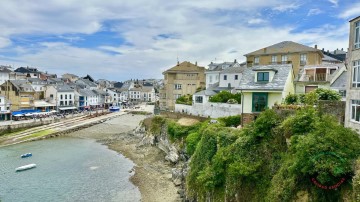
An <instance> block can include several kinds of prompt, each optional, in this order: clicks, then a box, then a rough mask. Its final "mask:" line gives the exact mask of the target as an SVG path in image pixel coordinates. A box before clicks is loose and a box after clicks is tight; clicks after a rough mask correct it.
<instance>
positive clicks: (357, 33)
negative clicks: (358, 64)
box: [354, 21, 360, 49]
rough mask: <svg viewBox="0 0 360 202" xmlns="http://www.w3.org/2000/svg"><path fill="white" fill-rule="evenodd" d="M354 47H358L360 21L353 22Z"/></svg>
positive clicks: (359, 44) (359, 43) (359, 45)
mask: <svg viewBox="0 0 360 202" xmlns="http://www.w3.org/2000/svg"><path fill="white" fill-rule="evenodd" d="M354 38H355V41H354V48H355V49H357V48H360V21H359V22H356V23H355V34H354Z"/></svg>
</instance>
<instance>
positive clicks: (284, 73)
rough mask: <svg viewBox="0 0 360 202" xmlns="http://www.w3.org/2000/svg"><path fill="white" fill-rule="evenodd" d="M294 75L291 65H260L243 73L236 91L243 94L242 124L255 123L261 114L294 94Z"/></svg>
mask: <svg viewBox="0 0 360 202" xmlns="http://www.w3.org/2000/svg"><path fill="white" fill-rule="evenodd" d="M293 80H294V73H293V69H292V65H291V64H275V65H259V66H254V67H253V68H246V69H244V71H243V75H242V78H241V80H240V84H239V86H238V87H236V88H235V89H236V90H237V92H239V93H242V94H243V98H242V103H241V104H242V107H243V110H242V119H243V120H242V122H243V124H246V123H249V122H251V121H253V120H254V119H255V118H256V117H257V116H258V114H259V113H260V112H262V111H263V110H265V109H266V108H271V107H272V106H273V105H274V104H276V103H278V104H280V103H282V102H283V101H284V99H285V97H286V96H287V95H288V94H293V93H294V84H293Z"/></svg>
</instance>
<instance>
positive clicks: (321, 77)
mask: <svg viewBox="0 0 360 202" xmlns="http://www.w3.org/2000/svg"><path fill="white" fill-rule="evenodd" d="M330 80H331V75H329V74H326V73H317V74H299V75H298V81H308V82H322V81H330Z"/></svg>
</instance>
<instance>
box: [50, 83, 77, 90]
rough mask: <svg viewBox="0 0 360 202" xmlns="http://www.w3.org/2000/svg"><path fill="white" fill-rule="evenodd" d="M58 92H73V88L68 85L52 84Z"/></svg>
mask: <svg viewBox="0 0 360 202" xmlns="http://www.w3.org/2000/svg"><path fill="white" fill-rule="evenodd" d="M54 87H55V88H56V90H57V91H58V92H74V89H72V88H71V87H70V86H69V85H66V84H64V85H56V86H54Z"/></svg>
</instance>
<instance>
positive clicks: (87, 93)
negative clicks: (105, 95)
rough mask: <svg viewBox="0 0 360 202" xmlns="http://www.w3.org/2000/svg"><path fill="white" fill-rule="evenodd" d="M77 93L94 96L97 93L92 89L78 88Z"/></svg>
mask: <svg viewBox="0 0 360 202" xmlns="http://www.w3.org/2000/svg"><path fill="white" fill-rule="evenodd" d="M79 93H80V95H83V96H87V97H88V96H96V95H97V94H96V93H94V91H92V90H88V89H80V90H79Z"/></svg>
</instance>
